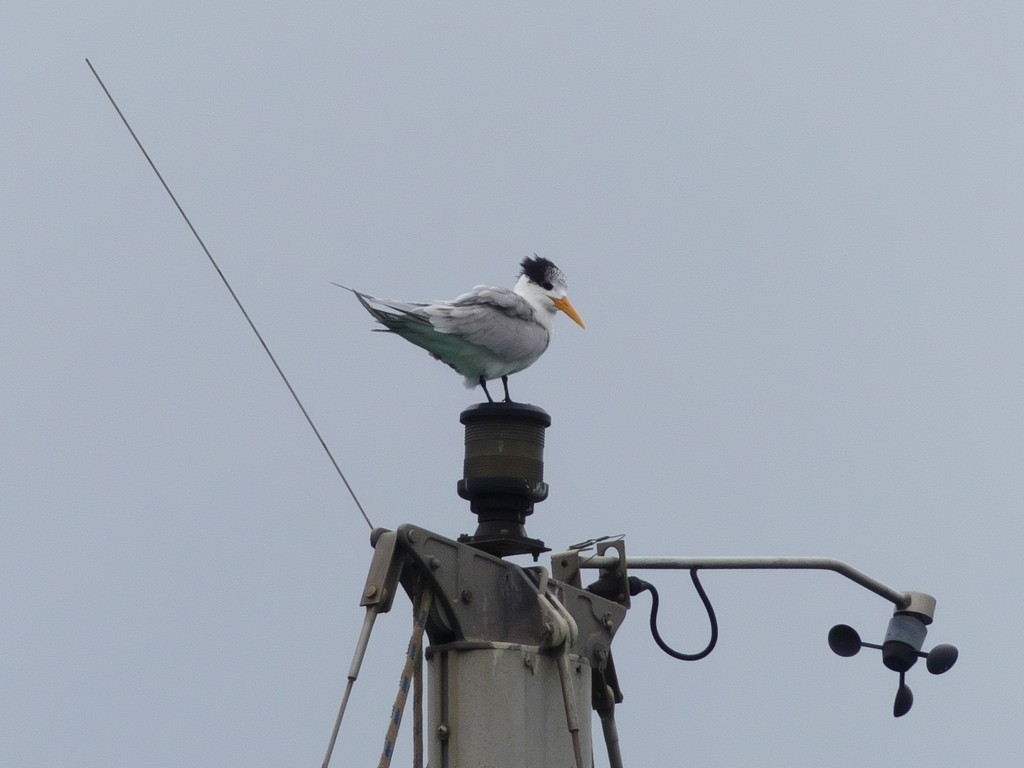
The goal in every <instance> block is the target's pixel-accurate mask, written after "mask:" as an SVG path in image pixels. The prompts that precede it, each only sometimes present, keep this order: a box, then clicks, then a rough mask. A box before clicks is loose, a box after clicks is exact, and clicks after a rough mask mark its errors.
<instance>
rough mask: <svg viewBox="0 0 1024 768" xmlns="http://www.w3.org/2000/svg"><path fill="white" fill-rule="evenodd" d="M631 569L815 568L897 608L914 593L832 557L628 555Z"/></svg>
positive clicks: (602, 562)
mask: <svg viewBox="0 0 1024 768" xmlns="http://www.w3.org/2000/svg"><path fill="white" fill-rule="evenodd" d="M618 564H619V559H618V558H617V557H609V556H606V555H602V556H594V557H590V558H580V567H581V568H614V567H615V566H617V565H618ZM626 568H627V569H628V570H689V569H691V568H704V569H707V570H716V569H717V570H751V569H765V570H794V569H796V570H815V571H834V572H835V573H838V574H840V575H841V576H845V577H846V578H848V579H849V580H850V581H853V582H855V583H857V584H860V585H861V586H862V587H864V588H865V589H869V590H871V591H872V592H874V593H875V594H876V595H879V596H880V597H884V598H885V599H886V600H888V601H889V602H891V603H892V604H893V605H895V606H896V607H897V608H906V607H907V606H908V605H910V602H911V596H910V594H908V593H906V592H900V591H899V590H898V589H893V588H892V587H890V586H888V585H886V584H883V583H882V582H880V581H878V580H877V579H873V578H871V577H870V576H868V575H867V574H866V573H864V572H862V571H858V570H857V569H856V568H854V567H853V566H852V565H849V564H847V563H844V562H843V561H842V560H836V559H834V558H831V557H627V558H626Z"/></svg>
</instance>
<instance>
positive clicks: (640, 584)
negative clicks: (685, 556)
mask: <svg viewBox="0 0 1024 768" xmlns="http://www.w3.org/2000/svg"><path fill="white" fill-rule="evenodd" d="M690 579H691V580H692V581H693V586H694V587H695V588H696V590H697V594H698V595H699V596H700V600H701V602H702V603H704V609H705V610H706V611H707V612H708V623H709V624H710V625H711V639H710V640H709V641H708V644H707V646H706V647H705V648H704V650H702V651H700V652H699V653H680V652H679V651H676V650H674V649H672V648H670V647H669V645H668V644H667V643H666V642H665V641H664V640H662V639H661V634H660V633H659V632H658V605H659V604H660V602H661V601H660V599H659V598H658V590H657V589H655V587H654V585H653V584H651V583H650V582H647V581H644V580H643V579H639V578H637V577H636V576H630V577H629V594H630V595H632V596H634V597H636V596H637V595H638V594H640V593H641V592H650V593H651V635H652V636H653V637H654V642H656V643H657V644H658V647H659V648H661V650H663V651H664V652H665V653H667V654H668V655H669V656H671V657H672V658H674V659H679V660H680V661H700V660H701V659H703V658H704V657H705V656H707V655H708V654H709V653H711V652H712V651H713V650H715V645H717V644H718V619H717V618H716V617H715V609H714V608H713V607H712V606H711V600H710V599H708V593H707V592H705V591H704V587H703V586H702V585H701V583H700V579H698V578H697V569H696V568H691V569H690Z"/></svg>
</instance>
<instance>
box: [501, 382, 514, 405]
mask: <svg viewBox="0 0 1024 768" xmlns="http://www.w3.org/2000/svg"><path fill="white" fill-rule="evenodd" d="M501 386H503V387H504V388H505V402H506V403H511V402H512V398H511V397H509V395H508V376H502V377H501Z"/></svg>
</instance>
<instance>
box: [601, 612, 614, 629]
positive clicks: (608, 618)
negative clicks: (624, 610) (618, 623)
mask: <svg viewBox="0 0 1024 768" xmlns="http://www.w3.org/2000/svg"><path fill="white" fill-rule="evenodd" d="M601 623H602V624H604V628H605V629H611V628H612V627H613V626H615V622H614V621H612V615H611V614H610V613H606V614H605V615H604V617H603V618H602V619H601Z"/></svg>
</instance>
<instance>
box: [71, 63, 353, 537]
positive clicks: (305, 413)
mask: <svg viewBox="0 0 1024 768" xmlns="http://www.w3.org/2000/svg"><path fill="white" fill-rule="evenodd" d="M85 63H86V64H88V65H89V69H90V70H92V74H93V76H94V77H95V78H96V82H98V83H99V84H100V88H102V89H103V92H104V93H105V94H107V98H108V99H109V100H110V103H111V105H113V107H114V110H115V111H116V112H117V115H118V117H120V118H121V122H122V123H124V127H125V128H127V129H128V133H130V134H131V135H132V138H133V139H134V140H135V143H136V144H137V145H138V147H139V149H140V150H141V151H142V155H143V157H145V158H146V161H147V162H148V163H149V167H150V168H152V169H153V173H155V174H156V177H157V178H158V179H159V180H160V183H161V184H162V185H163V188H164V190H166V192H167V194H168V196H170V198H171V202H173V203H174V206H175V207H176V208H177V209H178V213H180V214H181V218H183V219H184V220H185V223H186V224H188V228H189V229H190V230H192V234H193V235H194V236H195V238H196V242H198V243H199V247H200V248H202V249H203V253H205V254H206V258H208V259H209V260H210V263H211V264H212V265H213V268H214V269H215V270H217V274H218V275H219V276H220V279H221V281H222V282H223V283H224V287H225V288H227V289H228V293H230V294H231V298H232V299H234V300H235V304H237V305H238V308H239V310H241V312H242V316H243V317H245V320H246V322H247V323H249V327H250V328H252V332H253V333H254V334H256V338H257V339H259V342H260V345H262V347H263V350H264V351H265V352H266V353H267V357H269V358H270V362H272V363H273V364H274V368H276V369H277V372H278V374H279V375H280V376H281V381H283V382H284V385H285V386H286V387H288V391H289V392H291V395H292V399H294V400H295V404H296V405H297V406H299V410H300V411H302V415H303V416H305V417H306V422H307V423H308V424H309V427H310V429H312V430H313V434H314V435H316V439H317V440H319V441H320V445H321V446H323V449H324V452H326V453H327V458H329V459H330V460H331V464H333V465H334V469H335V470H336V471H337V473H338V477H340V478H341V482H343V483H344V484H345V488H347V489H348V493H349V495H350V496H351V497H352V501H354V502H355V503H356V507H358V509H359V513H360V514H361V515H362V516H363V520H365V521H366V524H367V525H368V526H370V528H371V530H372V529H373V523H371V522H370V518H369V517H368V516H367V514H366V511H365V510H364V509H363V505H362V504H360V503H359V499H358V497H357V496H356V492H355V491H353V490H352V486H351V485H349V482H348V480H347V479H346V478H345V473H344V472H342V471H341V467H340V466H339V465H338V462H337V460H336V459H335V458H334V454H333V453H331V449H330V448H328V447H327V442H326V441H325V440H324V438H323V436H322V435H321V434H320V430H319V429H317V428H316V424H314V423H313V419H312V418H311V417H310V415H309V412H308V411H307V410H306V406H304V405H303V404H302V401H301V400H300V399H299V396H298V394H297V393H296V392H295V389H294V387H292V384H291V382H290V381H288V377H287V376H286V375H285V373H284V370H282V368H281V366H280V365H279V364H278V362H277V358H275V357H274V353H273V352H271V351H270V347H269V346H267V342H266V341H264V339H263V335H262V334H261V333H260V332H259V330H257V328H256V324H255V323H254V322H253V321H252V318H251V317H249V313H248V312H247V311H246V310H245V307H244V306H243V305H242V302H241V300H240V299H239V298H238V294H236V293H235V289H234V288H232V287H231V283H229V282H228V279H227V277H226V276H225V274H224V272H223V271H222V270H221V268H220V266H219V265H218V264H217V260H216V259H214V258H213V254H211V253H210V249H209V248H207V247H206V243H204V242H203V238H201V237H200V236H199V232H198V231H196V228H195V227H194V226H193V225H192V221H191V219H189V217H188V214H187V213H185V209H184V208H182V207H181V203H179V202H178V198H176V197H175V196H174V193H173V192H172V191H171V188H170V187H169V186H168V185H167V182H166V181H164V177H163V175H162V174H161V173H160V171H159V170H158V169H157V167H156V163H154V162H153V158H151V157H150V156H149V152H147V151H146V148H145V147H144V146H142V142H141V141H140V140H139V137H138V136H137V135H136V134H135V131H134V130H133V129H132V126H131V124H130V123H129V122H128V118H126V117H125V116H124V113H123V112H122V111H121V108H120V107H119V106H117V102H116V101H114V97H113V96H112V95H111V94H110V91H109V90H107V86H106V85H105V84H104V82H103V78H101V77H100V75H99V72H97V71H96V68H95V67H94V66H93V65H92V62H91V61H89V59H86V60H85Z"/></svg>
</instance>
